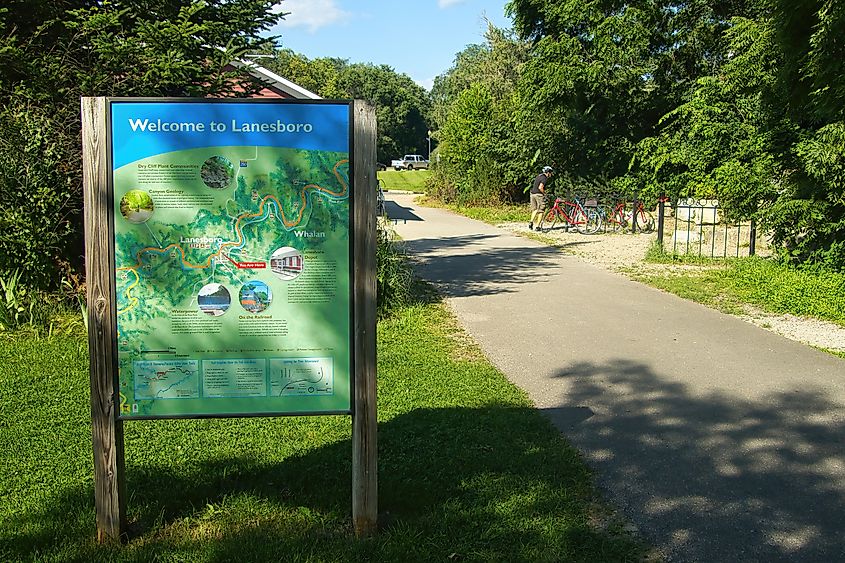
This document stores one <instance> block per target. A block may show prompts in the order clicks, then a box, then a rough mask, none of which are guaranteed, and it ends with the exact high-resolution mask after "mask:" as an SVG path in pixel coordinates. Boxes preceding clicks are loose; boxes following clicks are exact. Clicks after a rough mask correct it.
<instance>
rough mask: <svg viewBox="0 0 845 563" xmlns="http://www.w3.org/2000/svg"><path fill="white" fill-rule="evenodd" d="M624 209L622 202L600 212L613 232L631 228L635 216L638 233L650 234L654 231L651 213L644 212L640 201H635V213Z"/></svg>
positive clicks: (643, 206) (624, 204)
mask: <svg viewBox="0 0 845 563" xmlns="http://www.w3.org/2000/svg"><path fill="white" fill-rule="evenodd" d="M626 207H627V204H626V203H625V202H624V201H617V202H616V203H615V204H614V205H612V206H608V207H607V209H606V210H605V209H603V210H602V211H601V214H602V215H603V216H604V221H606V222H607V224H608V225H610V228H611V229H612V230H613V231H614V232H617V231H620V230H623V229H627V228H632V227H633V220H634V216H635V215H636V218H637V230H638V231H640V232H644V233H650V232H651V231H653V230H654V216H653V215H652V214H651V212H649V211H646V209H645V205H643V202H642V201H637V205H636V211H630V210H628V209H626Z"/></svg>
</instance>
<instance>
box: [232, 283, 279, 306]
mask: <svg viewBox="0 0 845 563" xmlns="http://www.w3.org/2000/svg"><path fill="white" fill-rule="evenodd" d="M238 297H239V298H240V300H241V307H243V308H244V310H245V311H247V312H249V313H261V312H262V311H264V310H265V309H267V307H269V306H270V303H272V302H273V290H271V289H270V286H269V285H267V284H266V283H264V282H263V281H261V280H252V281H248V282H246V283H245V284H244V285H242V286H241V290H240V291H239V292H238Z"/></svg>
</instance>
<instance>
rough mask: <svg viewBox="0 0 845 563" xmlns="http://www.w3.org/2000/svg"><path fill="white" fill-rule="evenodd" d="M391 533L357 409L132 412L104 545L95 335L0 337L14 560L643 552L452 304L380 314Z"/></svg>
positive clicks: (3, 466) (633, 556) (0, 521)
mask: <svg viewBox="0 0 845 563" xmlns="http://www.w3.org/2000/svg"><path fill="white" fill-rule="evenodd" d="M378 343H379V344H378V345H379V348H378V351H379V356H378V365H379V382H378V393H379V489H380V493H379V494H380V498H379V511H380V517H379V518H380V521H379V523H380V525H381V530H380V532H379V534H378V535H377V536H375V537H373V538H370V539H366V540H356V539H355V538H354V536H353V534H352V531H351V523H350V519H351V444H350V435H351V424H350V419H349V418H348V417H290V418H251V419H221V420H165V421H131V422H127V423H126V425H125V429H126V475H127V488H128V499H129V500H128V517H129V520H130V522H131V533H132V536H133V537H132V539H131V541H130V542H129V543H128V544H127V545H125V546H123V547H114V546H98V545H97V544H95V542H94V540H93V538H94V535H95V529H94V509H93V491H92V485H93V483H92V471H93V467H92V465H93V464H92V454H91V428H90V420H89V416H90V415H89V406H88V373H87V351H86V347H85V344H84V339H83V338H82V337H79V336H77V337H70V336H60V337H51V338H43V339H35V338H34V337H25V336H19V337H15V339H14V340H11V339H10V340H6V341H5V342H3V345H2V346H0V425H2V443H0V446H2V447H1V448H0V561H18V560H39V561H97V560H100V561H113V560H118V561H151V560H156V561H231V560H238V561H245V562H246V561H249V562H252V561H279V560H284V561H389V562H396V561H403V562H404V561H450V560H460V561H585V562H587V561H589V562H594V561H633V560H637V558H638V557H639V556H640V554H641V553H642V550H641V547H640V546H639V545H637V544H636V543H635V542H634V541H632V540H631V539H630V538H629V537H628V536H626V535H624V534H622V533H619V528H620V526H621V524H620V523H618V522H616V520H615V519H613V518H611V519H610V520H609V521H610V522H611V525H610V526H607V522H608V521H605V522H604V525H601V526H596V525H592V524H591V522H592V521H593V520H594V519H595V516H596V514H597V511H598V513H601V511H600V510H599V509H597V507H600V506H601V505H600V504H597V503H596V499H595V497H594V490H593V488H592V484H591V483H592V482H591V476H590V474H589V472H588V470H587V469H586V467H585V466H584V465H583V463H582V461H581V460H580V458H579V456H578V454H577V453H576V451H574V450H573V449H572V448H571V447H570V446H568V445H567V444H566V443H565V442H564V441H563V440H562V438H561V437H560V435H559V434H558V432H557V431H556V430H555V429H554V428H553V427H552V426H551V424H550V423H549V422H548V421H547V420H546V419H545V418H544V417H543V416H542V415H541V414H539V412H537V411H536V410H535V409H534V408H532V406H531V404H530V402H529V400H528V399H527V398H526V395H525V394H524V393H523V392H521V391H520V390H519V389H518V388H516V387H515V386H513V385H512V384H510V383H508V382H507V380H506V379H505V378H504V377H503V376H502V374H501V373H499V372H498V371H497V370H496V369H495V368H493V367H492V366H490V365H489V363H487V362H486V361H485V360H484V358H483V357H482V356H481V354H480V353H479V351H478V349H477V348H476V346H475V345H474V344H472V343H471V342H470V341H469V340H468V338H467V336H466V335H465V333H463V332H462V331H461V330H459V329H458V328H457V326H456V324H455V322H454V320H453V319H452V318H451V317H450V315H449V314H448V312H447V311H446V310H445V308H444V307H443V306H442V305H441V304H439V303H419V304H415V305H412V306H410V307H407V308H404V309H402V310H400V311H398V312H396V313H394V314H392V315H391V316H390V317H388V318H386V319H384V320H383V321H381V322H380V323H379V327H378Z"/></svg>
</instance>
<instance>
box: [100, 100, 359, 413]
mask: <svg viewBox="0 0 845 563" xmlns="http://www.w3.org/2000/svg"><path fill="white" fill-rule="evenodd" d="M350 115H351V111H350V104H348V103H333V102H326V103H314V102H308V103H303V102H291V101H273V102H265V101H255V100H253V101H222V100H221V101H207V100H190V101H189V100H177V101H161V100H155V101H148V100H132V99H126V100H111V101H110V112H109V117H110V131H111V143H112V151H111V158H112V175H113V176H112V179H113V187H114V189H113V194H114V201H113V205H114V265H115V288H116V294H117V329H118V338H117V342H118V367H119V375H118V382H117V393H118V395H119V396H118V398H117V399H118V401H119V417H120V418H124V419H131V418H157V417H191V416H244V415H247V416H248V415H271V414H317V413H347V412H349V411H350V395H351V379H352V375H351V370H352V367H351V365H352V358H351V344H350V342H351V336H352V335H351V307H352V304H351V295H352V292H351V276H350V266H351V260H350V255H351V251H352V249H351V243H350V232H351V231H350V216H351V213H350V201H351V197H350V196H351V191H352V187H351V186H350V181H349V178H350V161H349V155H350V139H351V133H350V131H351V128H350V125H351V118H350Z"/></svg>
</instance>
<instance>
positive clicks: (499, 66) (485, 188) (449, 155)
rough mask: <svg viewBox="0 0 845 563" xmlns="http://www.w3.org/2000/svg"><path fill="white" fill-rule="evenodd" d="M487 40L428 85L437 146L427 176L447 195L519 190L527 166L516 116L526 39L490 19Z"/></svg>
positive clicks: (508, 194)
mask: <svg viewBox="0 0 845 563" xmlns="http://www.w3.org/2000/svg"><path fill="white" fill-rule="evenodd" d="M485 40H486V41H485V43H484V44H483V45H469V46H467V47H466V48H465V49H464V50H463V51H462V52H460V53H458V55H457V56H456V57H455V64H454V65H453V66H452V68H451V69H449V71H448V72H446V73H445V74H443V75H441V76H438V77H437V78H436V79H435V83H434V87H433V88H432V122H433V125H434V133H433V135H434V137H436V138H437V139H438V141H439V148H438V151H437V156H438V158H437V161H438V162H437V164H436V166H435V168H434V170H435V174H434V176H433V177H432V180H431V181H432V183H433V187H434V189H435V192H436V193H437V194H438V195H439V196H440V197H442V198H443V199H446V200H447V201H448V200H455V201H459V202H462V203H482V202H484V203H490V202H491V201H492V202H495V201H504V200H513V199H515V198H517V197H520V196H521V195H522V186H523V184H524V180H525V178H524V177H525V175H526V169H527V168H526V163H525V162H524V161H523V160H522V159H521V158H520V155H521V153H522V151H523V144H524V142H523V140H522V139H521V138H520V137H519V132H518V131H517V130H516V128H515V126H514V124H515V121H514V116H515V114H516V109H517V108H516V106H515V103H516V89H517V85H518V83H519V80H520V77H521V75H522V69H523V66H524V65H525V62H526V60H527V59H528V45H527V43H525V42H524V41H521V40H519V39H517V38H516V37H514V35H513V34H512V33H511V32H508V31H506V30H502V29H498V28H496V27H495V26H492V25H489V26H488V29H487V33H486V34H485Z"/></svg>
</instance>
